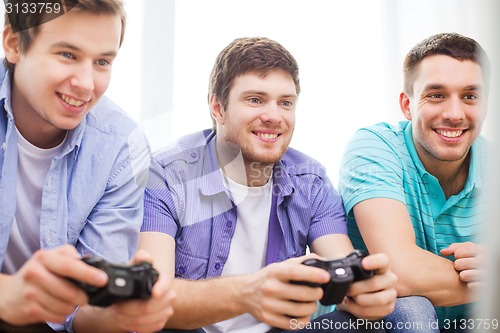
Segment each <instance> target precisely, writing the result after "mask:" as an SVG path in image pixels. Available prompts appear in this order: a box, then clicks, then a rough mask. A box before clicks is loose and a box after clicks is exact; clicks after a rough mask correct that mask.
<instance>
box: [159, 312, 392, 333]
mask: <svg viewBox="0 0 500 333" xmlns="http://www.w3.org/2000/svg"><path fill="white" fill-rule="evenodd" d="M290 325H291V328H293V329H298V330H293V331H289V330H282V329H278V328H272V329H271V330H269V331H268V332H267V333H292V332H293V333H360V332H363V333H384V332H385V330H383V329H381V328H380V327H381V326H382V324H381V322H380V321H378V322H367V321H365V320H361V319H358V318H356V317H354V316H353V315H351V314H350V313H347V312H343V311H337V310H335V311H333V312H330V313H326V314H324V315H323V316H320V317H318V318H316V319H314V320H312V321H311V322H310V323H309V324H308V325H299V323H296V322H295V323H294V322H293V319H290ZM161 332H162V333H203V332H204V331H203V329H196V330H187V331H183V330H173V329H166V330H163V331H161Z"/></svg>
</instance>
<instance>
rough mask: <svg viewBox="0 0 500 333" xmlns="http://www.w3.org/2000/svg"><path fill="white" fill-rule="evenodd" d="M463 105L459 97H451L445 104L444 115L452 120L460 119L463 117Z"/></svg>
mask: <svg viewBox="0 0 500 333" xmlns="http://www.w3.org/2000/svg"><path fill="white" fill-rule="evenodd" d="M464 107H465V105H464V103H463V101H462V100H461V99H460V98H459V97H457V98H452V99H450V103H448V105H447V106H446V110H445V112H444V117H445V118H446V119H449V120H452V121H461V120H463V119H464V117H465V112H464Z"/></svg>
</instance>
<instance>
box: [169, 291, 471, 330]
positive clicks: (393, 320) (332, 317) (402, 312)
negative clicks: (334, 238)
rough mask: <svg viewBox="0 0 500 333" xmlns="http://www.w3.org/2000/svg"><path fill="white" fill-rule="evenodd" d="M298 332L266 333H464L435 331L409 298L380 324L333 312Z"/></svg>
mask: <svg viewBox="0 0 500 333" xmlns="http://www.w3.org/2000/svg"><path fill="white" fill-rule="evenodd" d="M290 323H291V325H292V327H291V328H294V329H295V328H298V330H294V331H288V330H281V329H277V328H273V329H271V330H270V331H269V332H268V333H292V332H294V333H327V332H328V333H360V332H363V333H388V332H391V333H464V332H467V331H465V330H460V329H454V330H441V331H440V330H439V327H438V321H437V316H436V312H435V311H434V306H433V305H432V303H431V302H430V301H429V300H428V299H427V298H425V297H421V296H409V297H401V298H398V299H397V300H396V306H395V309H394V311H393V312H392V313H391V314H389V315H388V316H386V317H384V318H383V319H382V320H378V321H366V320H362V319H358V318H356V317H354V316H353V315H351V314H350V313H347V312H343V311H338V310H334V311H333V312H330V313H326V314H324V315H322V316H320V317H317V318H315V319H314V320H312V321H311V322H310V323H309V324H308V325H302V326H300V325H298V323H296V325H295V327H294V325H293V319H291V322H290ZM161 332H162V333H204V331H203V330H202V329H198V330H189V331H182V330H163V331H161Z"/></svg>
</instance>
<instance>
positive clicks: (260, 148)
mask: <svg viewBox="0 0 500 333" xmlns="http://www.w3.org/2000/svg"><path fill="white" fill-rule="evenodd" d="M297 98H298V96H297V93H296V90H295V83H294V81H293V79H292V77H291V76H290V74H288V73H287V72H285V71H284V70H281V69H275V70H273V71H271V72H269V73H268V74H267V75H266V76H265V77H260V76H259V75H258V74H255V73H247V74H243V75H240V76H238V77H237V78H236V79H235V80H234V81H233V84H232V86H231V90H230V92H229V97H228V103H227V108H226V109H224V108H223V107H222V106H221V104H220V103H219V102H218V101H217V99H216V98H215V96H212V98H211V103H210V107H211V110H212V116H213V117H214V119H215V120H216V122H217V136H218V140H219V141H220V142H225V143H232V144H235V145H237V146H238V147H239V149H241V153H242V156H243V160H244V163H245V165H247V166H248V165H250V164H252V163H254V162H257V163H261V164H263V165H272V164H274V163H275V162H277V161H278V160H279V159H280V158H281V157H282V156H283V154H284V153H285V151H286V150H287V149H288V145H289V144H290V140H291V139H292V134H293V130H294V127H295V105H296V102H297Z"/></svg>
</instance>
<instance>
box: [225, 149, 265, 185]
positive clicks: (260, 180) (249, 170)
mask: <svg viewBox="0 0 500 333" xmlns="http://www.w3.org/2000/svg"><path fill="white" fill-rule="evenodd" d="M216 147H217V158H218V159H219V166H220V168H221V169H222V171H223V172H224V174H225V175H226V176H227V177H229V178H231V179H232V180H233V181H235V182H236V183H238V184H241V185H245V186H249V187H254V186H264V185H265V184H267V182H268V181H269V178H270V177H271V175H272V172H273V167H274V164H267V163H259V162H248V161H245V159H244V157H243V156H242V154H241V149H239V147H236V146H235V145H234V144H231V143H227V142H222V143H219V142H217V146H216Z"/></svg>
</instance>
